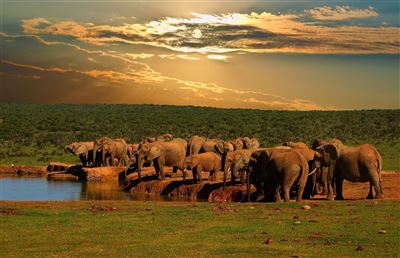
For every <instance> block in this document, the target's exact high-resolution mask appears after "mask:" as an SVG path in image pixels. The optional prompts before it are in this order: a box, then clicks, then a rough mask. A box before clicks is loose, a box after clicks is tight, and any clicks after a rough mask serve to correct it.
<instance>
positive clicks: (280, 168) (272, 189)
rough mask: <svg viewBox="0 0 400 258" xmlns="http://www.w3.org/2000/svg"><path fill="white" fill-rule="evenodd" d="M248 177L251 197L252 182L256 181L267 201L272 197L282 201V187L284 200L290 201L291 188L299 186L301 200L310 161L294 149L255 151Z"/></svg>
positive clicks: (298, 196)
mask: <svg viewBox="0 0 400 258" xmlns="http://www.w3.org/2000/svg"><path fill="white" fill-rule="evenodd" d="M248 169H249V172H250V174H249V176H248V180H247V190H248V198H249V199H250V192H249V190H250V183H251V180H250V179H252V180H253V181H254V182H255V186H256V188H257V192H260V191H261V189H260V188H262V189H263V192H264V200H268V199H269V198H270V197H271V196H273V197H274V199H275V201H276V202H279V201H280V200H281V193H280V189H281V188H282V191H283V196H284V200H285V202H289V201H290V189H291V188H292V186H294V185H295V184H296V185H297V198H296V201H298V202H300V201H302V196H303V191H304V187H305V185H306V181H307V176H308V163H307V160H306V159H305V158H304V157H303V156H302V155H301V154H300V153H299V152H297V151H296V150H293V149H286V150H285V149H279V148H277V149H274V148H269V149H263V150H258V151H255V152H253V153H252V154H251V156H250V158H249V159H248Z"/></svg>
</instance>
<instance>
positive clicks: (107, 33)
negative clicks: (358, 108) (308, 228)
mask: <svg viewBox="0 0 400 258" xmlns="http://www.w3.org/2000/svg"><path fill="white" fill-rule="evenodd" d="M191 15H192V17H190V18H179V17H165V18H163V19H160V20H153V21H149V22H145V23H123V24H122V25H95V24H92V23H79V22H76V21H57V20H49V19H44V18H34V19H30V20H23V21H22V27H23V31H24V32H25V33H30V34H35V35H39V34H43V35H60V36H61V35H64V36H71V37H74V38H75V39H77V40H79V41H81V42H86V43H90V44H93V45H99V46H102V45H105V46H109V45H122V44H128V45H147V46H151V47H157V48H161V49H167V50H172V51H175V52H180V53H182V54H189V53H198V54H207V55H213V54H217V55H218V54H219V55H223V54H227V53H231V52H251V53H275V52H278V53H282V52H284V53H310V54H313V53H315V54H398V53H399V52H400V50H399V45H400V39H399V37H398V34H399V33H400V29H399V28H398V27H390V26H384V27H368V26H356V25H352V26H339V25H337V24H336V25H335V24H332V23H330V24H329V26H328V25H324V23H323V22H324V21H333V20H346V19H353V18H367V17H374V16H377V15H378V13H377V12H376V11H375V10H374V9H373V8H372V7H371V8H368V9H353V8H350V7H348V6H338V7H336V8H332V7H329V6H322V7H316V8H314V9H310V10H306V11H305V12H304V13H300V14H291V13H288V14H282V13H278V14H273V13H268V12H261V13H256V12H252V13H229V14H218V15H216V14H200V13H192V14H191ZM307 15H309V16H311V17H313V18H314V19H318V20H320V22H319V23H315V22H310V21H304V20H302V18H304V16H307ZM178 58H179V57H178Z"/></svg>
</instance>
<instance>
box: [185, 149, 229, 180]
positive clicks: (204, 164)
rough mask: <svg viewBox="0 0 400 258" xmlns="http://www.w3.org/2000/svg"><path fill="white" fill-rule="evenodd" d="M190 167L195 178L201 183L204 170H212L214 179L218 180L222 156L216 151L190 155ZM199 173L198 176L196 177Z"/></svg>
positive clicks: (211, 173)
mask: <svg viewBox="0 0 400 258" xmlns="http://www.w3.org/2000/svg"><path fill="white" fill-rule="evenodd" d="M190 167H191V169H192V173H193V180H194V182H197V179H198V180H199V183H201V182H202V172H203V171H207V172H210V176H211V175H212V180H213V181H216V180H217V173H218V172H219V171H220V168H221V157H220V156H219V155H218V154H216V153H214V152H204V153H199V154H194V155H192V156H191V157H190ZM196 175H197V178H196Z"/></svg>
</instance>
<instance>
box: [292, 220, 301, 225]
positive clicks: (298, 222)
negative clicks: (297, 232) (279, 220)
mask: <svg viewBox="0 0 400 258" xmlns="http://www.w3.org/2000/svg"><path fill="white" fill-rule="evenodd" d="M293 224H295V225H300V224H301V221H300V220H296V221H295V222H293Z"/></svg>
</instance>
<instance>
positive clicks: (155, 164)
mask: <svg viewBox="0 0 400 258" xmlns="http://www.w3.org/2000/svg"><path fill="white" fill-rule="evenodd" d="M153 167H154V170H155V171H156V176H157V178H160V166H159V165H158V162H153Z"/></svg>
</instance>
